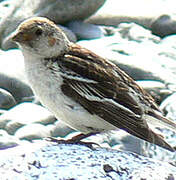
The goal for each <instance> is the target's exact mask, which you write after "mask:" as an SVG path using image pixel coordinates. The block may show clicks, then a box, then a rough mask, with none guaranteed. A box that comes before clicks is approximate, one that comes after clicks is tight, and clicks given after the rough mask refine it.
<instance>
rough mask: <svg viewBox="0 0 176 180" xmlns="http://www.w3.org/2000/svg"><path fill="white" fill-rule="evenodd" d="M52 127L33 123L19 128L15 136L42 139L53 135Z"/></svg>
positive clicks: (21, 138) (23, 138) (25, 138)
mask: <svg viewBox="0 0 176 180" xmlns="http://www.w3.org/2000/svg"><path fill="white" fill-rule="evenodd" d="M50 132H51V127H47V126H44V125H42V124H37V123H32V124H28V125H25V126H23V127H21V128H19V129H18V130H17V131H16V133H15V137H16V138H19V139H20V140H28V141H32V140H35V139H42V138H46V137H50V136H51V133H50Z"/></svg>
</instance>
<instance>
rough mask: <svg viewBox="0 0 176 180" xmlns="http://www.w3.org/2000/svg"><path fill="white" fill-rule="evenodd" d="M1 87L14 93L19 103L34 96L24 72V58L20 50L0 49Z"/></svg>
mask: <svg viewBox="0 0 176 180" xmlns="http://www.w3.org/2000/svg"><path fill="white" fill-rule="evenodd" d="M0 59H1V61H0V87H1V88H3V89H5V90H7V91H8V92H10V93H11V94H12V96H13V97H14V98H15V100H16V101H17V103H19V102H21V101H23V98H24V97H30V96H33V92H32V90H31V88H30V87H29V85H28V83H27V80H26V78H25V73H24V60H23V55H22V53H21V51H20V50H9V51H0Z"/></svg>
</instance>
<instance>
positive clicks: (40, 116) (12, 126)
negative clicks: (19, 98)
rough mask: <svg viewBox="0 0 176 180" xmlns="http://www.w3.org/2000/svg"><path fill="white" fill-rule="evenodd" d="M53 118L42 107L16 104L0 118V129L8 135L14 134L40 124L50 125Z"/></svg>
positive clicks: (26, 103)
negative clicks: (29, 126) (28, 125)
mask: <svg viewBox="0 0 176 180" xmlns="http://www.w3.org/2000/svg"><path fill="white" fill-rule="evenodd" d="M55 121H56V119H55V117H54V116H53V115H52V114H51V113H50V112H49V111H48V110H47V109H46V108H44V107H42V106H40V105H36V104H33V103H30V102H25V103H21V104H18V105H17V106H15V107H13V108H12V109H10V110H9V111H7V112H5V113H4V114H2V115H1V116H0V128H2V129H5V130H6V131H7V132H8V133H9V134H14V133H15V132H16V131H17V130H18V129H19V128H20V127H22V126H24V125H27V124H32V123H40V124H43V125H47V124H52V123H54V122H55Z"/></svg>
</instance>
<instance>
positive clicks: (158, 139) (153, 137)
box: [148, 130, 176, 152]
mask: <svg viewBox="0 0 176 180" xmlns="http://www.w3.org/2000/svg"><path fill="white" fill-rule="evenodd" d="M148 141H149V142H151V143H153V144H156V145H158V146H161V147H163V148H165V149H167V150H169V151H171V152H175V151H176V149H175V148H174V147H172V146H170V145H169V144H168V143H167V142H166V141H165V140H164V139H163V137H162V136H161V135H159V134H156V133H154V132H153V131H152V130H150V132H149V138H148Z"/></svg>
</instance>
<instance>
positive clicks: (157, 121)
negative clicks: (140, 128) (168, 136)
mask: <svg viewBox="0 0 176 180" xmlns="http://www.w3.org/2000/svg"><path fill="white" fill-rule="evenodd" d="M148 116H150V118H146V119H147V122H149V123H150V124H151V125H154V126H155V127H162V128H167V129H170V130H171V131H174V132H175V133H176V123H175V122H173V121H171V120H169V119H167V118H165V117H163V116H162V115H161V114H159V113H157V112H149V113H148Z"/></svg>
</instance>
